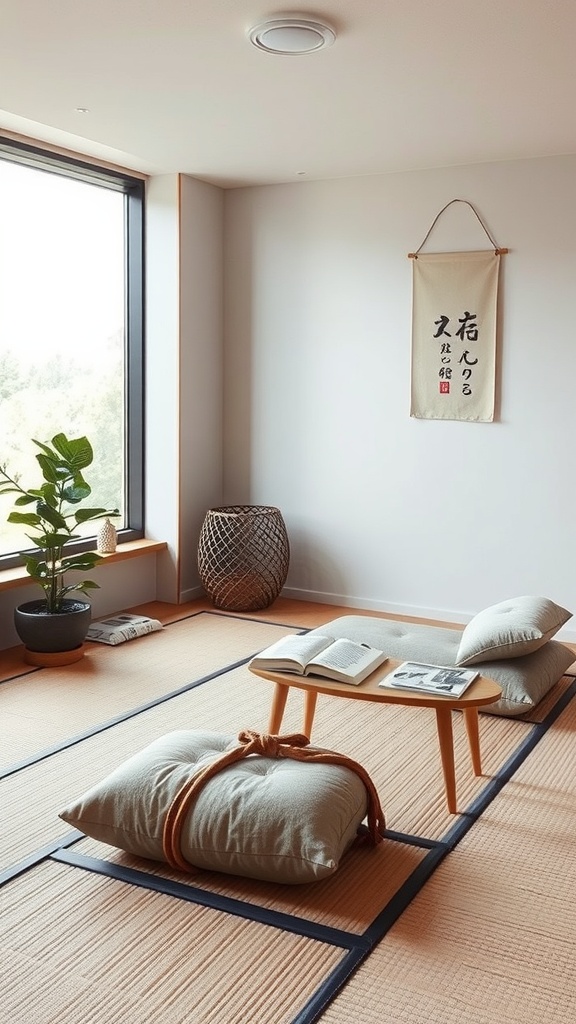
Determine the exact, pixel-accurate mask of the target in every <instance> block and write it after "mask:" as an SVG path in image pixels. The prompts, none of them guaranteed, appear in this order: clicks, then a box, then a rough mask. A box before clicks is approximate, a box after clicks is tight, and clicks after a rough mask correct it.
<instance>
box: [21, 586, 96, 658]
mask: <svg viewBox="0 0 576 1024" xmlns="http://www.w3.org/2000/svg"><path fill="white" fill-rule="evenodd" d="M62 607H63V609H64V610H63V611H61V612H58V613H56V614H54V613H52V612H47V611H46V602H45V601H42V600H40V601H26V602H25V604H21V605H20V606H19V607H18V608H15V609H14V625H15V627H16V632H17V633H18V636H19V637H20V639H21V641H22V643H23V644H24V646H25V647H26V648H27V650H29V651H40V652H42V653H52V652H56V651H72V650H75V649H76V648H77V647H81V646H82V644H83V643H84V640H85V639H86V633H87V632H88V629H89V627H90V622H91V620H92V607H91V605H90V604H89V602H88V601H74V600H71V599H69V600H64V601H63V602H62Z"/></svg>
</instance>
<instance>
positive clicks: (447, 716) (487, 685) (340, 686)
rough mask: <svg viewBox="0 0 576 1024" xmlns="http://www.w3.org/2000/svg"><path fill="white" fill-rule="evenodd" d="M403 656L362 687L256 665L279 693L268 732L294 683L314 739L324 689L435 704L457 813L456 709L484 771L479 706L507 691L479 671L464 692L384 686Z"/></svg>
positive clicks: (275, 727) (278, 722) (478, 770)
mask: <svg viewBox="0 0 576 1024" xmlns="http://www.w3.org/2000/svg"><path fill="white" fill-rule="evenodd" d="M400 664H401V662H400V661H394V660H393V659H392V658H389V659H388V661H387V662H386V663H385V664H384V665H381V666H380V668H378V669H376V671H375V672H373V673H372V675H370V676H368V678H367V679H365V680H364V682H363V683H360V685H359V686H352V685H351V684H349V683H336V682H333V681H332V680H331V679H323V678H321V677H320V676H296V675H292V674H291V673H289V672H266V671H263V670H262V669H251V670H250V671H251V672H253V674H254V675H256V676H259V677H260V678H261V679H267V680H269V681H270V682H272V683H274V696H273V698H272V707H271V709H270V719H269V722H268V731H269V733H271V734H272V735H278V733H279V732H280V728H281V726H282V718H283V715H284V708H285V707H286V700H287V698H288V691H289V690H290V688H291V687H295V688H296V689H298V690H304V724H303V729H302V731H303V733H304V735H305V736H308V738H309V739H310V737H311V735H312V726H313V723H314V712H315V710H316V700H317V698H318V694H319V693H327V694H330V696H331V697H347V698H348V699H349V700H370V701H374V702H375V703H378V704H402V705H404V706H405V707H415V708H433V709H434V711H435V712H436V729H437V731H438V743H439V745H440V757H441V760H442V771H443V773H444V787H445V791H446V803H447V805H448V810H449V811H450V813H451V814H456V813H457V808H456V772H455V768H454V739H453V734H452V712H453V711H455V710H458V711H462V712H463V714H464V722H465V725H466V733H467V736H468V744H469V747H470V758H471V761H472V768H473V770H474V774H475V775H481V774H482V763H481V759H480V735H479V729H478V708H480V707H482V706H483V705H486V704H493V703H494V701H497V700H498V699H499V698H500V697H501V695H502V690H501V688H500V687H499V686H498V684H497V683H495V682H494V680H493V679H489V678H488V677H487V676H478V678H477V679H475V680H474V682H473V683H472V685H471V686H469V687H468V689H467V690H466V691H465V693H464V694H463V695H462V696H461V697H438V696H436V695H435V694H424V693H416V692H415V691H414V692H412V691H410V690H399V689H393V688H392V687H389V688H386V687H382V686H379V685H378V683H379V682H380V680H381V679H384V678H385V677H386V676H387V675H388V674H389V673H390V672H393V671H394V669H395V668H397V667H398V665H400Z"/></svg>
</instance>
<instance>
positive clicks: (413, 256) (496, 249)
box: [408, 199, 508, 260]
mask: <svg viewBox="0 0 576 1024" xmlns="http://www.w3.org/2000/svg"><path fill="white" fill-rule="evenodd" d="M452 203H466V206H469V207H470V209H471V210H472V213H473V214H474V216H475V217H477V218H478V220H479V222H480V224H481V226H482V228H483V229H484V231H485V232H486V234H487V236H488V238H489V239H490V241H491V242H492V245H493V246H494V252H495V254H496V256H501V255H503V254H504V253H506V252H508V249H500V248H499V247H498V244H497V242H495V241H494V239H493V238H492V235H491V234H490V232H489V231H488V228H487V227H486V225H485V223H484V221H483V220H482V218H481V216H480V214H479V213H478V211H477V210H475V209H474V207H473V206H472V203H469V202H468V200H467V199H451V200H450V202H449V203H446V206H443V207H442V209H441V210H440V213H437V214H436V216H435V217H434V220H433V221H432V223H431V225H430V227H429V229H428V231H427V233H426V235H425V237H424V241H423V242H422V243H421V244H420V245H419V247H418V248H417V249H416V252H409V253H408V259H409V260H417V259H418V253H419V252H420V250H421V249H423V247H424V246H425V245H426V242H427V241H428V239H429V237H430V235H431V234H432V231H433V229H434V226H435V224H436V222H437V221H438V220H439V218H440V217H441V216H442V214H443V213H444V211H445V210H447V209H448V207H449V206H452Z"/></svg>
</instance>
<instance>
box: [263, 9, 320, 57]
mask: <svg viewBox="0 0 576 1024" xmlns="http://www.w3.org/2000/svg"><path fill="white" fill-rule="evenodd" d="M249 38H250V42H252V43H253V44H254V46H257V47H258V49H259V50H264V51H265V52H266V53H282V54H288V55H297V54H299V53H314V52H315V51H316V50H323V49H324V48H325V47H326V46H331V45H332V43H333V42H334V40H335V39H336V33H335V32H334V29H332V28H330V26H329V25H325V24H323V23H322V22H319V21H308V20H306V19H305V18H280V19H278V20H275V21H263V22H262V24H260V25H256V26H255V28H252V29H250V32H249Z"/></svg>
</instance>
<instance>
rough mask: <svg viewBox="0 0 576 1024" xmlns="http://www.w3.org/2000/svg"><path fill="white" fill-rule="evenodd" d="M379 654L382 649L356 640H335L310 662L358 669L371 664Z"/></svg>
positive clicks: (344, 669)
mask: <svg viewBox="0 0 576 1024" xmlns="http://www.w3.org/2000/svg"><path fill="white" fill-rule="evenodd" d="M379 654H380V651H375V650H373V649H372V648H371V647H365V646H364V645H363V644H357V643H356V642H355V641H354V640H335V641H334V643H333V644H331V645H330V647H328V648H327V649H326V650H325V651H324V652H323V653H322V654H319V655H317V656H316V657H315V658H313V659H311V661H309V662H308V664H309V665H310V664H313V665H327V666H328V667H329V668H337V669H340V670H341V671H343V672H346V671H347V670H348V669H350V668H352V669H354V670H356V669H358V668H360V667H361V666H362V665H364V664H370V663H371V661H372V660H373V658H374V657H375V656H378V655H379ZM352 674H353V673H352Z"/></svg>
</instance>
